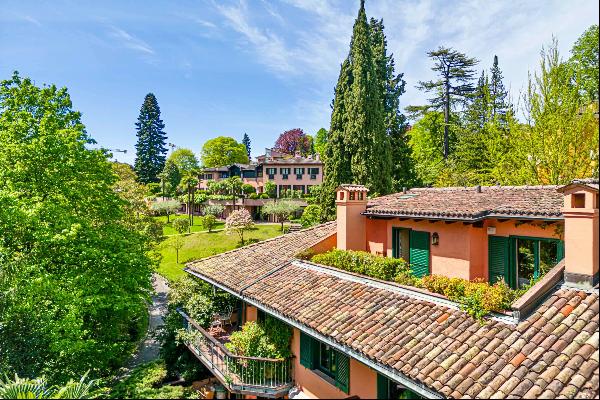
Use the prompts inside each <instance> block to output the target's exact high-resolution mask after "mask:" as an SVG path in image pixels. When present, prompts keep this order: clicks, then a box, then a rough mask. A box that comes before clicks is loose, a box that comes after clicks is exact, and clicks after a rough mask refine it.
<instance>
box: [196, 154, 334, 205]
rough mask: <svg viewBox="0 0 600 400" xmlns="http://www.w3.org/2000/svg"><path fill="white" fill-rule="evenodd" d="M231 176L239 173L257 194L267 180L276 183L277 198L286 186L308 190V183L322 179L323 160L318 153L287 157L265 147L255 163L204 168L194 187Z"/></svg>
mask: <svg viewBox="0 0 600 400" xmlns="http://www.w3.org/2000/svg"><path fill="white" fill-rule="evenodd" d="M231 176H239V177H240V178H241V179H242V181H243V182H244V183H247V184H250V185H252V186H254V187H255V188H256V192H257V193H263V192H264V184H265V182H267V181H271V182H273V183H274V184H275V185H276V187H277V196H278V197H279V196H280V195H281V193H283V191H284V190H286V189H289V190H297V191H301V192H302V193H309V190H310V187H311V186H314V185H320V184H321V183H322V182H323V162H322V161H321V160H320V157H319V155H318V154H317V155H315V156H314V157H312V156H309V157H302V156H300V155H298V154H296V155H295V156H290V155H287V154H282V153H279V152H276V151H274V150H272V149H266V152H265V154H264V155H261V156H259V157H257V161H256V162H255V163H251V164H233V165H229V166H222V167H218V168H205V169H204V170H203V172H202V174H201V176H200V178H201V179H200V182H199V185H198V188H199V189H201V190H206V189H208V184H209V182H211V181H220V180H222V179H226V178H228V177H231Z"/></svg>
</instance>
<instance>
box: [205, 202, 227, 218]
mask: <svg viewBox="0 0 600 400" xmlns="http://www.w3.org/2000/svg"><path fill="white" fill-rule="evenodd" d="M202 211H203V212H204V215H214V216H215V217H218V216H220V215H221V214H223V212H224V211H225V207H223V206H222V205H220V204H214V205H209V206H204V208H203V209H202Z"/></svg>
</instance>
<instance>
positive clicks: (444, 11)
mask: <svg viewBox="0 0 600 400" xmlns="http://www.w3.org/2000/svg"><path fill="white" fill-rule="evenodd" d="M358 4H359V1H358V0H356V1H350V0H327V1H326V0H280V1H266V0H230V1H213V0H197V1H159V0H153V1H132V0H129V1H126V0H121V1H101V2H100V1H60V0H54V1H51V2H50V1H12V0H2V5H1V6H0V79H5V78H8V77H10V75H11V73H12V71H13V70H18V71H19V72H20V73H21V75H23V76H29V77H31V78H32V79H34V80H35V82H36V83H38V84H43V83H54V84H56V85H59V86H67V87H68V88H69V91H70V93H71V96H72V99H73V103H74V107H75V108H76V109H78V110H80V111H81V112H82V113H83V120H84V123H85V124H86V126H87V129H88V132H89V133H90V134H91V135H92V137H94V138H95V139H96V140H97V141H98V143H99V145H101V146H103V147H106V148H121V149H127V150H128V153H127V154H126V155H122V154H117V158H118V159H119V160H120V161H126V162H132V161H133V158H134V156H135V155H134V144H135V139H136V138H135V130H134V123H135V121H136V118H137V115H138V112H139V108H140V105H141V103H142V101H143V98H144V95H145V94H146V93H148V92H153V93H154V94H155V95H156V96H157V98H158V102H159V105H160V107H161V110H162V116H163V119H164V121H165V124H166V132H167V134H168V136H169V142H171V143H175V144H176V145H178V146H181V147H188V148H191V149H192V150H194V151H195V152H199V150H200V148H201V146H202V144H203V143H204V142H205V141H206V140H207V139H210V138H212V137H215V136H219V135H227V136H232V137H234V138H236V139H238V140H241V137H242V135H243V133H244V132H247V133H248V134H249V135H250V137H251V139H252V148H253V155H258V154H260V152H261V151H262V150H264V147H267V146H271V145H272V144H273V142H274V141H275V139H276V138H277V135H278V134H279V133H281V132H283V131H284V130H287V129H291V128H296V127H299V128H303V129H304V130H305V132H307V133H309V134H314V133H315V132H316V131H317V130H318V129H319V128H320V127H325V128H328V127H329V118H330V103H331V100H332V96H333V88H334V85H335V82H336V80H337V75H338V72H339V65H340V63H341V62H342V60H343V59H344V57H345V56H346V54H347V52H348V45H349V41H350V36H351V33H352V24H353V21H354V18H355V16H356V12H357V9H358ZM366 9H367V15H368V16H369V17H376V18H383V19H384V24H385V27H386V33H387V36H388V45H389V49H390V50H391V51H392V52H393V53H394V55H395V59H396V65H397V70H398V71H400V72H404V74H405V79H406V81H407V92H406V94H405V95H404V96H403V98H402V106H403V107H404V106H406V105H409V104H421V103H422V102H423V101H424V99H425V95H423V94H422V93H420V92H419V91H417V90H416V89H415V88H414V86H415V84H416V83H417V82H418V81H419V80H427V79H431V78H432V77H433V75H432V72H431V71H430V69H429V67H430V65H431V64H430V62H429V60H428V59H427V57H426V55H425V53H426V52H427V51H428V50H431V49H434V48H437V47H438V46H439V45H445V46H452V47H455V48H457V49H458V50H460V51H463V52H465V53H467V54H468V55H470V56H473V57H476V58H478V59H480V60H481V63H480V66H479V67H480V68H489V67H490V64H491V62H492V58H493V55H494V54H497V55H498V57H499V60H500V67H501V68H502V70H503V72H504V75H505V78H506V79H505V84H506V85H507V86H509V87H510V90H511V93H512V95H513V96H514V97H517V96H518V94H519V92H520V90H522V89H523V87H524V85H525V83H526V81H527V74H528V71H535V70H536V68H537V65H538V61H539V51H540V49H541V46H542V45H544V44H548V43H549V42H550V41H551V39H552V35H554V36H556V37H557V39H558V40H559V47H560V49H561V52H562V56H563V57H565V58H566V57H568V51H569V49H570V47H571V45H572V44H573V42H574V41H575V40H576V39H577V37H578V36H579V35H580V34H581V33H582V32H583V31H584V30H585V29H586V28H587V27H588V26H590V25H592V24H597V23H598V2H597V1H594V0H569V1H551V0H535V1H534V0H528V1H526V2H523V1H460V2H459V1H443V0H439V1H434V0H422V1H413V0H406V1H405V0H368V1H367V5H366Z"/></svg>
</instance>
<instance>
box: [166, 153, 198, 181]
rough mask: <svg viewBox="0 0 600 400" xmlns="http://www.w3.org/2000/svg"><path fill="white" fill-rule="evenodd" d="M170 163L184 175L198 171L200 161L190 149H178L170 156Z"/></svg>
mask: <svg viewBox="0 0 600 400" xmlns="http://www.w3.org/2000/svg"><path fill="white" fill-rule="evenodd" d="M169 161H170V162H172V163H173V164H174V165H175V166H176V167H177V170H178V171H179V173H180V174H182V175H183V174H186V173H191V172H193V171H195V170H197V169H198V159H197V158H196V155H195V154H194V152H193V151H192V150H190V149H185V148H182V147H178V148H177V149H175V150H174V151H173V152H172V153H171V154H170V155H169V158H168V159H167V162H169Z"/></svg>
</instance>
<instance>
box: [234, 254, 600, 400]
mask: <svg viewBox="0 0 600 400" xmlns="http://www.w3.org/2000/svg"><path fill="white" fill-rule="evenodd" d="M244 295H245V296H248V297H250V298H253V299H255V300H257V301H258V302H260V303H262V304H264V305H265V306H267V307H268V308H271V309H272V310H274V311H277V312H278V313H280V314H283V315H285V316H287V317H288V318H291V319H293V320H295V321H297V322H299V323H301V324H303V325H306V326H307V327H310V328H312V329H314V330H316V331H318V332H319V333H321V334H323V335H326V336H329V337H331V338H332V339H334V340H335V341H337V342H339V343H340V344H342V345H345V346H348V347H350V348H352V349H353V350H355V351H357V352H360V353H362V354H363V355H364V356H366V357H368V358H370V359H372V360H373V361H375V362H378V363H381V364H383V365H386V366H388V367H391V368H393V369H395V370H397V371H399V372H400V373H402V374H403V375H405V376H407V377H408V378H411V379H413V380H414V381H417V382H420V383H423V384H425V385H427V386H428V387H430V388H431V389H433V390H436V391H438V392H439V393H441V394H442V395H444V396H447V397H472V398H475V397H478V398H489V397H526V398H527V397H534V396H535V397H537V396H540V395H543V396H547V397H553V398H554V397H557V396H565V397H570V398H573V397H578V398H592V397H597V396H598V370H597V367H598V294H586V293H584V292H577V291H573V290H567V289H564V290H559V291H557V292H556V293H554V294H553V295H552V296H551V297H550V298H549V299H548V300H546V301H545V302H544V303H543V304H542V305H541V306H540V307H539V308H538V309H537V310H536V311H535V312H534V313H533V314H532V315H531V316H530V317H528V318H527V319H525V320H524V321H522V322H521V323H519V324H518V325H509V324H505V323H502V322H498V321H488V322H487V323H486V324H485V325H481V324H479V323H478V322H476V321H475V320H473V319H472V318H470V317H469V316H468V315H467V314H465V313H464V312H462V311H460V310H455V309H451V308H448V307H445V306H443V305H438V304H434V303H432V302H428V301H424V300H418V299H415V298H412V297H409V296H406V295H403V294H400V293H397V292H394V291H392V290H386V289H383V288H379V287H376V286H370V285H368V284H364V283H360V282H356V281H352V280H347V279H343V278H340V277H338V276H334V275H331V274H327V273H323V272H319V271H315V270H313V269H310V268H307V267H306V266H303V265H301V264H297V263H294V264H290V265H287V266H286V267H285V268H282V269H279V270H277V271H275V272H274V273H273V274H271V275H269V276H268V277H266V278H264V279H262V280H261V281H259V282H257V283H255V284H254V285H252V286H250V287H249V288H248V289H247V290H245V291H244Z"/></svg>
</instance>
